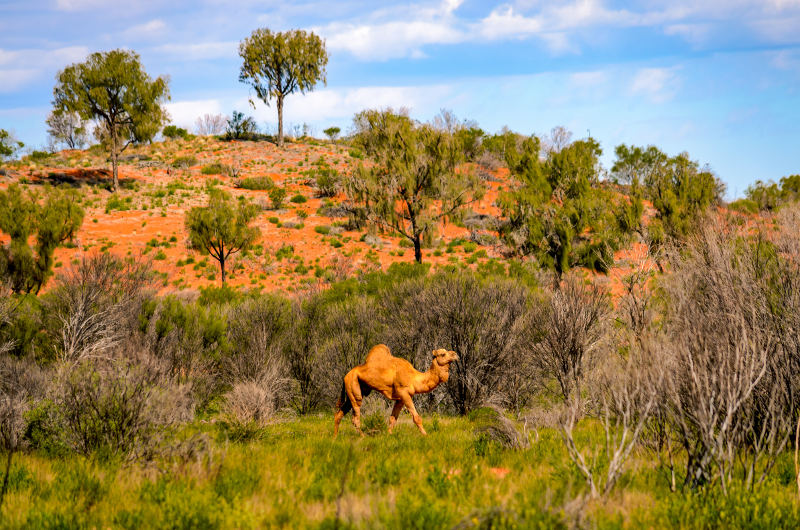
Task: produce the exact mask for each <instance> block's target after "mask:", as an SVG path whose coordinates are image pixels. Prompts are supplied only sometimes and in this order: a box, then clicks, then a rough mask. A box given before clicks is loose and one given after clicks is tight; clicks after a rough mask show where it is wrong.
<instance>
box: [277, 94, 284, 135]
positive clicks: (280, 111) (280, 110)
mask: <svg viewBox="0 0 800 530" xmlns="http://www.w3.org/2000/svg"><path fill="white" fill-rule="evenodd" d="M278 147H283V96H278Z"/></svg>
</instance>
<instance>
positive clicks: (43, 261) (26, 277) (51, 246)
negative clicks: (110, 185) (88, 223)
mask: <svg viewBox="0 0 800 530" xmlns="http://www.w3.org/2000/svg"><path fill="white" fill-rule="evenodd" d="M82 222H83V209H82V208H81V207H80V205H79V204H78V196H77V194H76V193H75V192H74V191H71V190H61V189H58V188H50V187H46V188H45V189H44V190H43V192H42V193H37V192H34V191H28V192H27V193H26V192H24V191H23V189H22V188H21V187H20V186H19V185H18V184H12V185H11V186H9V187H8V189H7V190H6V191H0V231H2V232H3V233H5V234H7V235H8V236H9V238H10V241H9V242H8V243H6V244H3V245H2V247H0V273H2V274H0V276H2V277H3V278H5V279H6V280H7V281H8V282H9V283H10V285H11V288H12V289H13V290H14V292H15V293H30V292H34V293H38V292H39V289H41V288H42V286H43V285H44V283H45V282H46V281H47V279H48V278H49V277H50V275H51V274H52V268H53V252H54V251H55V249H56V247H58V246H60V245H63V244H64V243H65V242H67V241H69V240H71V239H72V238H73V237H74V236H75V234H76V233H77V231H78V229H79V228H80V226H81V224H82ZM31 239H32V240H33V241H32V242H33V246H31Z"/></svg>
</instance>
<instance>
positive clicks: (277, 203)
mask: <svg viewBox="0 0 800 530" xmlns="http://www.w3.org/2000/svg"><path fill="white" fill-rule="evenodd" d="M284 199H286V188H279V187H278V186H275V187H274V188H272V189H271V190H269V200H270V201H272V208H273V209H274V210H279V209H280V208H281V206H282V205H283V201H284Z"/></svg>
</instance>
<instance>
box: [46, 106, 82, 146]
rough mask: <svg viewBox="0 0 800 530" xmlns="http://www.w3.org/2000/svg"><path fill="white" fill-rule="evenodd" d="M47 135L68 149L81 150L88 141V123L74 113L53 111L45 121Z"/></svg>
mask: <svg viewBox="0 0 800 530" xmlns="http://www.w3.org/2000/svg"><path fill="white" fill-rule="evenodd" d="M45 123H46V124H47V134H49V135H50V137H51V138H53V139H54V140H55V141H56V142H61V143H63V144H64V145H66V146H67V148H68V149H83V146H84V145H86V143H87V142H88V139H89V134H88V133H89V131H88V130H87V126H88V123H87V122H86V121H84V120H83V119H81V117H80V116H79V115H78V114H77V113H76V112H59V111H53V112H51V113H50V114H49V115H48V116H47V119H46V120H45Z"/></svg>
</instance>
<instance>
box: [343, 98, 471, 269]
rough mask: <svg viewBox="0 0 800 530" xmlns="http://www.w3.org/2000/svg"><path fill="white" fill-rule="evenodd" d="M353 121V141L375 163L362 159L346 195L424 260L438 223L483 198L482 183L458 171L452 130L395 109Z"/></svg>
mask: <svg viewBox="0 0 800 530" xmlns="http://www.w3.org/2000/svg"><path fill="white" fill-rule="evenodd" d="M354 122H355V128H356V131H357V134H356V137H355V140H354V143H355V145H357V146H358V147H360V148H362V149H363V150H364V152H365V153H366V154H367V156H369V157H371V158H372V162H373V163H371V164H370V165H369V166H367V165H365V164H362V163H359V165H358V166H357V167H356V169H355V171H354V172H353V174H352V175H351V176H350V177H349V179H348V181H347V183H346V189H347V194H348V196H350V197H351V198H352V199H353V200H354V201H355V202H356V203H358V204H359V205H360V206H361V207H363V212H362V213H364V214H365V215H366V216H367V220H368V221H370V222H372V223H374V224H375V225H377V226H379V227H381V228H383V229H387V230H389V231H391V232H397V233H399V234H401V235H402V236H403V237H405V238H407V239H408V240H409V241H411V243H413V245H414V259H416V261H417V262H420V263H421V262H422V245H423V242H426V241H429V240H430V239H432V238H433V236H434V235H435V230H436V226H437V225H438V224H439V223H440V222H442V221H445V220H448V219H451V218H454V217H457V216H458V215H459V214H460V213H461V211H462V210H463V206H464V205H466V204H468V203H469V202H473V201H475V200H478V199H480V198H481V197H482V194H483V188H482V187H481V186H480V183H479V180H478V179H477V178H476V177H475V176H474V175H473V174H472V173H471V172H469V171H466V170H464V168H459V170H457V165H458V164H459V163H460V162H461V161H462V160H463V152H462V151H461V149H459V146H460V144H459V142H457V141H456V139H455V138H454V136H453V135H452V134H450V133H448V132H446V131H442V130H439V129H436V128H434V127H432V126H431V125H428V124H417V123H414V122H413V121H412V120H411V119H410V118H409V117H408V116H405V115H403V114H396V113H394V112H393V111H392V110H391V109H389V110H385V111H378V110H366V111H363V112H361V113H359V114H357V115H356V117H355V120H354Z"/></svg>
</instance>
